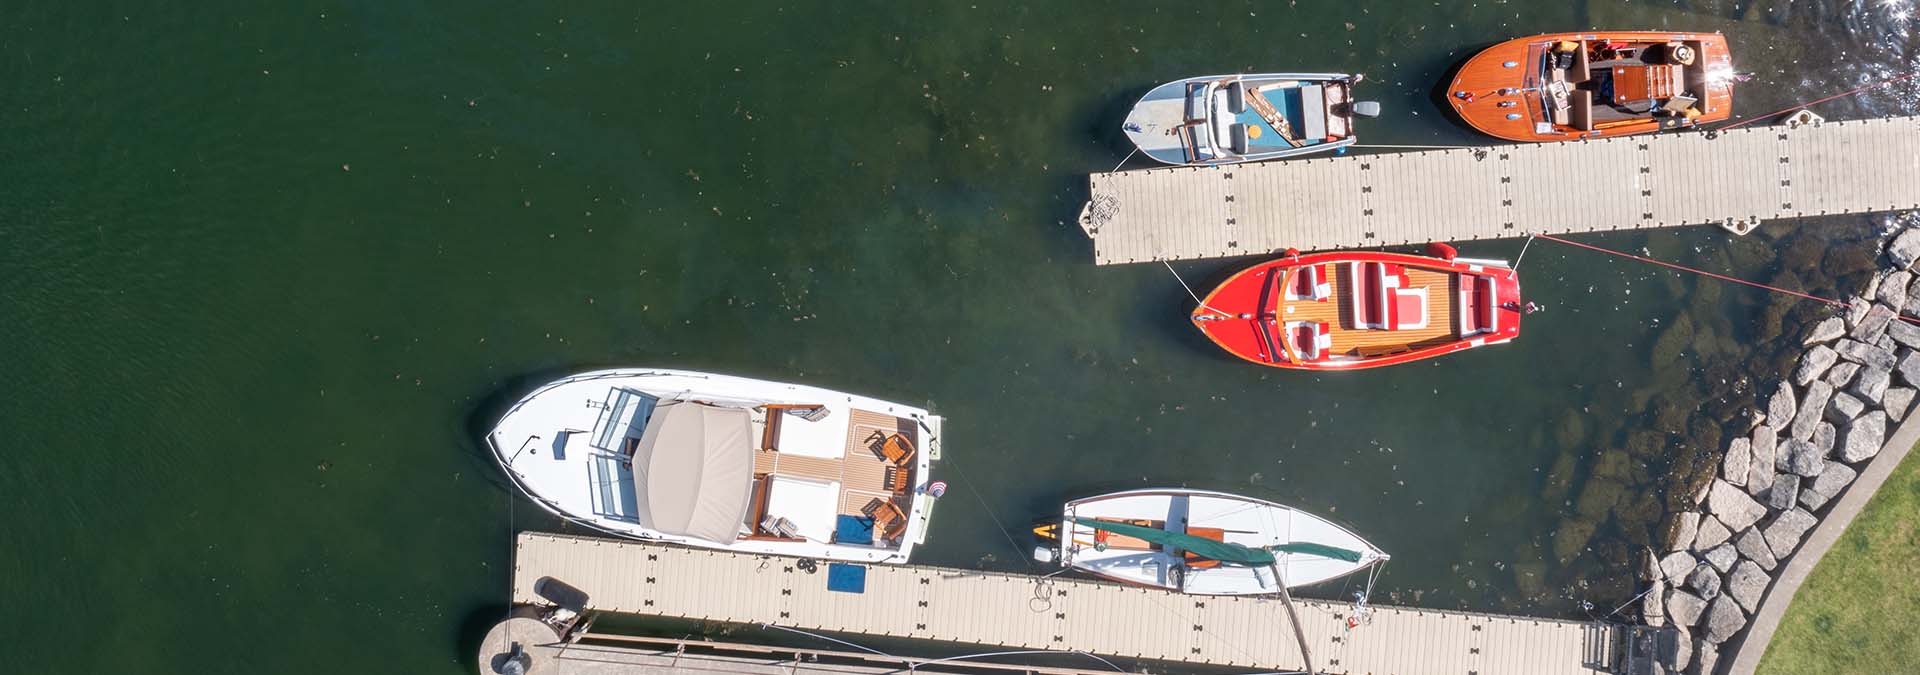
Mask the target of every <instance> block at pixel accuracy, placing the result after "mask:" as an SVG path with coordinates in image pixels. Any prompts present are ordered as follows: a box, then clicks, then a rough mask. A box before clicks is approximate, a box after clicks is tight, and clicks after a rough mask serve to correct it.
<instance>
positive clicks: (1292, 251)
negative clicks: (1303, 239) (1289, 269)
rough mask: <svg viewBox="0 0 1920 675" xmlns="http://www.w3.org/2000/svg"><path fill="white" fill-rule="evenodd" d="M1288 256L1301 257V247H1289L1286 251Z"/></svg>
mask: <svg viewBox="0 0 1920 675" xmlns="http://www.w3.org/2000/svg"><path fill="white" fill-rule="evenodd" d="M1286 256H1287V257H1289V258H1299V257H1300V249H1297V248H1289V249H1287V252H1286Z"/></svg>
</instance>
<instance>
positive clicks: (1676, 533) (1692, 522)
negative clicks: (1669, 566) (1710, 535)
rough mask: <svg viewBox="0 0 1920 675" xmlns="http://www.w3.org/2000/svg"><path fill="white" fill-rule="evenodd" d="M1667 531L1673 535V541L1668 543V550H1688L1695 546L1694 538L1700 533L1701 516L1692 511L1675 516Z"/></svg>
mask: <svg viewBox="0 0 1920 675" xmlns="http://www.w3.org/2000/svg"><path fill="white" fill-rule="evenodd" d="M1667 531H1668V532H1671V533H1672V534H1673V538H1672V540H1670V541H1669V542H1667V547H1668V548H1667V550H1669V551H1685V550H1687V549H1688V548H1689V547H1692V546H1693V538H1694V536H1695V535H1697V534H1699V533H1700V514H1698V513H1694V512H1692V511H1681V512H1679V513H1676V514H1673V524H1672V525H1671V526H1670V529H1668V530H1667Z"/></svg>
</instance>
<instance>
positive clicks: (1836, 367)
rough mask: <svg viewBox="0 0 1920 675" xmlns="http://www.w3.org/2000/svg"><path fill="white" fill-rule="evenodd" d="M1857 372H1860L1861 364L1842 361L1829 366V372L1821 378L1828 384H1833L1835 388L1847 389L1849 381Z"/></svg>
mask: <svg viewBox="0 0 1920 675" xmlns="http://www.w3.org/2000/svg"><path fill="white" fill-rule="evenodd" d="M1857 372H1860V364H1858V363H1849V362H1846V361H1841V362H1839V363H1836V364H1833V367H1832V368H1828V369H1827V374H1826V375H1825V376H1823V377H1821V378H1820V379H1821V380H1823V381H1825V382H1826V383H1827V384H1831V385H1833V388H1834V389H1836V390H1837V389H1845V388H1846V387H1847V381H1848V380H1852V379H1853V374H1854V373H1857Z"/></svg>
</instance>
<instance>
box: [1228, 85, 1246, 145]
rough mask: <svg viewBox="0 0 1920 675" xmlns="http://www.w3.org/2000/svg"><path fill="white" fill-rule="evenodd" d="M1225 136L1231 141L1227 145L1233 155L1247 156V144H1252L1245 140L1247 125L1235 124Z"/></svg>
mask: <svg viewBox="0 0 1920 675" xmlns="http://www.w3.org/2000/svg"><path fill="white" fill-rule="evenodd" d="M1235 84H1238V83H1235ZM1227 135H1228V136H1229V137H1230V139H1231V140H1232V143H1231V144H1230V145H1229V147H1231V148H1233V154H1236V155H1244V154H1247V147H1248V145H1249V144H1251V143H1252V141H1250V140H1248V138H1247V125H1245V124H1238V123H1236V124H1234V125H1233V126H1232V127H1230V128H1229V130H1228V132H1227Z"/></svg>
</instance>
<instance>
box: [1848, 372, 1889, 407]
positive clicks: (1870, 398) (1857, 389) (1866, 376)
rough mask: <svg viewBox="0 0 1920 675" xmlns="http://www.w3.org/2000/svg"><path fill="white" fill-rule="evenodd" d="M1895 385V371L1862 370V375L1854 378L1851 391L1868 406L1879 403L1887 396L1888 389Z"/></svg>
mask: <svg viewBox="0 0 1920 675" xmlns="http://www.w3.org/2000/svg"><path fill="white" fill-rule="evenodd" d="M1892 384H1893V371H1891V370H1881V369H1879V368H1861V369H1860V374H1859V375H1855V376H1853V386H1852V387H1850V388H1849V391H1851V392H1853V395H1854V396H1857V397H1859V398H1860V400H1861V401H1864V402H1866V403H1867V404H1873V403H1875V402H1878V401H1879V400H1880V399H1881V398H1883V397H1885V396H1886V394H1887V387H1888V386H1891V385H1892Z"/></svg>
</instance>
